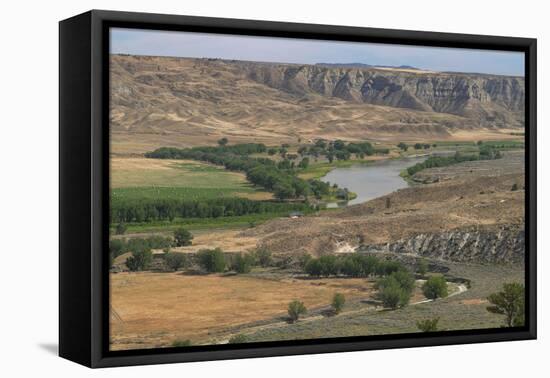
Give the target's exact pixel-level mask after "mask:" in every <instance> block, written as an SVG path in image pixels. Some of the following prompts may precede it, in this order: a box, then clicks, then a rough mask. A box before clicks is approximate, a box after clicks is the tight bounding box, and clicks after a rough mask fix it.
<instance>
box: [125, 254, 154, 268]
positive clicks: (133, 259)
mask: <svg viewBox="0 0 550 378" xmlns="http://www.w3.org/2000/svg"><path fill="white" fill-rule="evenodd" d="M152 261H153V253H152V252H151V249H149V248H139V249H136V250H134V251H132V256H130V257H128V258H127V259H126V266H127V267H128V269H129V270H130V271H132V272H136V271H141V270H146V269H147V268H149V265H151V262H152Z"/></svg>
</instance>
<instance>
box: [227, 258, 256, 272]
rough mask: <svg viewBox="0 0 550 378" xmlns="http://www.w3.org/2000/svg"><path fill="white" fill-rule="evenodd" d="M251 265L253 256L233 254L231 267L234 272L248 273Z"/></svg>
mask: <svg viewBox="0 0 550 378" xmlns="http://www.w3.org/2000/svg"><path fill="white" fill-rule="evenodd" d="M253 265H254V256H252V255H246V254H242V253H239V254H236V255H235V256H233V261H232V264H231V267H232V269H233V270H234V271H235V272H237V273H240V274H244V273H250V271H251V270H252V266H253Z"/></svg>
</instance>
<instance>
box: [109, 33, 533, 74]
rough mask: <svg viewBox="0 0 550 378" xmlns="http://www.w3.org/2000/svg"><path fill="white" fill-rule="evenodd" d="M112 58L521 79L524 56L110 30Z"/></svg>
mask: <svg viewBox="0 0 550 378" xmlns="http://www.w3.org/2000/svg"><path fill="white" fill-rule="evenodd" d="M111 53H112V54H131V55H154V56H177V57H186V58H221V59H236V60H249V61H259V62H275V63H298V64H315V63H365V64H370V65H379V66H401V65H407V66H413V67H416V68H422V69H425V70H433V71H454V72H477V73H489V74H496V75H517V76H523V75H524V72H525V70H524V54H523V53H521V52H511V51H491V50H471V49H458V48H441V47H422V46H404V45H390V44H375V43H364V42H339V41H321V40H306V39H294V38H272V37H255V36H237V35H223V34H208V33H189V32H179V31H158V30H144V29H122V28H112V29H111Z"/></svg>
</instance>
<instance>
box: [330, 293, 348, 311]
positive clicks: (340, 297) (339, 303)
mask: <svg viewBox="0 0 550 378" xmlns="http://www.w3.org/2000/svg"><path fill="white" fill-rule="evenodd" d="M345 303H346V297H344V294H341V293H336V294H334V297H332V304H331V306H332V309H333V310H334V313H335V314H339V313H340V312H341V311H342V309H343V308H344V304H345Z"/></svg>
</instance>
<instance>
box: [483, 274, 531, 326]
mask: <svg viewBox="0 0 550 378" xmlns="http://www.w3.org/2000/svg"><path fill="white" fill-rule="evenodd" d="M487 299H488V300H489V302H490V303H491V304H492V305H493V306H489V307H487V311H489V312H491V313H493V314H502V315H505V319H506V320H505V325H506V326H507V327H521V326H523V325H524V323H525V288H524V286H523V285H522V284H520V283H506V284H504V286H503V290H502V291H499V292H498V293H493V294H491V295H489V297H488V298H487Z"/></svg>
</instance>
